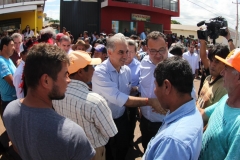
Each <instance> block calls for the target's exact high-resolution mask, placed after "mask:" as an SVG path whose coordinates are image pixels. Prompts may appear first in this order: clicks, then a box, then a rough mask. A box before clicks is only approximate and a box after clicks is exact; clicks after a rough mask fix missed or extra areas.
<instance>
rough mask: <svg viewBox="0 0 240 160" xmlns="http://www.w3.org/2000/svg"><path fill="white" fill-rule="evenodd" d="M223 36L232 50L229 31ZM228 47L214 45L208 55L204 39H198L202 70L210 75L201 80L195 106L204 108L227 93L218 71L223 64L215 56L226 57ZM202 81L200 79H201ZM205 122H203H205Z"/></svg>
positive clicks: (221, 68) (222, 67)
mask: <svg viewBox="0 0 240 160" xmlns="http://www.w3.org/2000/svg"><path fill="white" fill-rule="evenodd" d="M227 32H228V34H227V35H226V36H225V38H226V39H227V40H228V42H229V47H230V50H233V49H234V48H235V47H234V44H233V42H232V39H231V38H230V33H229V31H228V29H227ZM229 52H230V51H229V48H228V46H227V45H222V44H220V45H215V46H214V47H213V49H211V50H209V53H208V56H207V53H206V41H205V40H203V39H200V58H201V61H202V63H203V66H204V70H206V71H208V72H210V75H208V76H207V77H206V79H205V80H204V82H203V87H202V88H199V90H201V91H200V94H199V97H198V101H197V107H200V108H203V109H204V108H206V107H208V106H210V105H212V104H214V103H216V102H218V101H219V100H220V99H221V98H222V96H224V95H225V94H227V91H226V90H225V88H223V78H222V76H221V75H220V72H221V71H222V70H223V69H224V67H225V64H224V63H223V62H220V61H219V60H217V59H216V58H215V55H218V56H220V57H222V58H224V59H225V58H226V57H227V55H228V54H229ZM201 81H202V80H201ZM206 123H207V122H205V124H206Z"/></svg>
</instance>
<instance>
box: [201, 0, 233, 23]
mask: <svg viewBox="0 0 240 160" xmlns="http://www.w3.org/2000/svg"><path fill="white" fill-rule="evenodd" d="M198 2H200V3H202V4H204V5H206V6H208V7H209V8H211V9H214V10H215V11H216V12H218V13H221V12H220V11H218V10H216V8H213V7H212V6H209V5H207V4H206V3H203V2H201V1H198ZM221 15H225V16H224V17H228V18H230V19H231V18H232V17H229V16H228V15H226V14H224V13H221Z"/></svg>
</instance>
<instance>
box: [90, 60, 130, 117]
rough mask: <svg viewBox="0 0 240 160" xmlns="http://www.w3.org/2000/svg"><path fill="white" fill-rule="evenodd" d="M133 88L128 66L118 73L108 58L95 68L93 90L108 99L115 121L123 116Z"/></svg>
mask: <svg viewBox="0 0 240 160" xmlns="http://www.w3.org/2000/svg"><path fill="white" fill-rule="evenodd" d="M131 87H132V85H131V70H130V68H129V67H128V66H126V65H124V66H122V67H121V69H120V71H119V72H118V71H117V70H116V69H115V68H114V67H113V65H112V64H111V62H110V60H109V58H108V59H107V60H105V61H104V62H103V63H101V64H99V65H97V66H96V67H95V71H94V73H93V77H92V89H93V91H94V92H96V93H98V94H100V95H101V96H103V97H104V98H105V99H106V101H107V103H108V106H109V108H110V109H111V111H112V117H113V119H117V118H119V117H121V116H122V115H123V113H124V111H125V106H124V104H125V103H126V101H127V100H128V97H129V94H130V90H131Z"/></svg>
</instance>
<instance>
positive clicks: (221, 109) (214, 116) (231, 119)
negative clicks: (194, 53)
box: [199, 49, 240, 160]
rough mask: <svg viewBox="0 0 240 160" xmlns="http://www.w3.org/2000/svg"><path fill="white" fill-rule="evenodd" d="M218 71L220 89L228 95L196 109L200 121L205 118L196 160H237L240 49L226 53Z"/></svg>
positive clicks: (221, 59) (239, 127) (238, 145)
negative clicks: (208, 105) (219, 71)
mask: <svg viewBox="0 0 240 160" xmlns="http://www.w3.org/2000/svg"><path fill="white" fill-rule="evenodd" d="M215 57H216V58H217V59H218V60H219V61H221V62H223V63H225V69H223V70H222V72H221V74H222V76H223V81H224V83H223V86H224V87H225V88H226V90H227V92H228V94H227V95H225V96H223V97H222V99H220V100H219V102H217V103H215V104H214V105H212V106H210V107H208V108H206V109H200V112H201V114H202V116H203V119H209V121H208V127H207V130H206V131H205V132H204V135H203V142H202V149H201V153H200V157H199V159H200V160H203V159H208V160H211V159H239V157H240V152H239V148H240V143H239V142H240V98H239V95H240V49H235V50H233V51H232V52H230V53H229V55H228V56H227V58H226V59H223V58H221V57H219V56H215Z"/></svg>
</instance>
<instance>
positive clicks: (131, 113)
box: [126, 108, 138, 143]
mask: <svg viewBox="0 0 240 160" xmlns="http://www.w3.org/2000/svg"><path fill="white" fill-rule="evenodd" d="M126 109H127V113H128V120H129V125H130V126H129V127H130V129H129V141H130V143H131V142H132V141H133V138H134V130H135V127H136V122H137V117H136V116H137V113H138V108H126Z"/></svg>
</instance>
